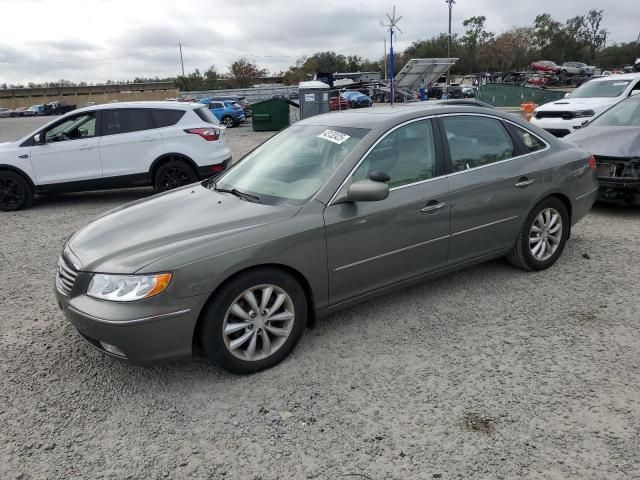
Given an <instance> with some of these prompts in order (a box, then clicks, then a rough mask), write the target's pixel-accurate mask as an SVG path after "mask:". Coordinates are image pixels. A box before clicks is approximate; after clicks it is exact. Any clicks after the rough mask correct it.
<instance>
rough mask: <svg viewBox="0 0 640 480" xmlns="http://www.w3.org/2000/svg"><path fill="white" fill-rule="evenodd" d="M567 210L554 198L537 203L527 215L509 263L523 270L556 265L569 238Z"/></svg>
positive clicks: (508, 258) (508, 257) (509, 257)
mask: <svg viewBox="0 0 640 480" xmlns="http://www.w3.org/2000/svg"><path fill="white" fill-rule="evenodd" d="M570 229H571V222H570V219H569V214H568V212H567V207H565V205H564V203H562V201H560V200H559V199H557V198H555V197H549V198H546V199H544V200H542V201H541V202H540V203H538V204H537V205H536V206H535V207H534V208H533V209H532V210H531V213H529V215H528V216H527V219H526V220H525V222H524V224H523V225H522V229H521V230H520V233H519V235H518V239H517V240H516V244H515V246H514V247H513V250H512V251H511V253H509V255H508V256H507V260H508V261H509V263H511V264H512V265H513V266H515V267H518V268H522V269H523V270H544V269H546V268H549V267H550V266H551V265H553V264H554V263H556V261H557V260H558V258H559V257H560V255H561V254H562V251H563V250H564V247H565V245H566V243H567V239H568V238H569V232H570Z"/></svg>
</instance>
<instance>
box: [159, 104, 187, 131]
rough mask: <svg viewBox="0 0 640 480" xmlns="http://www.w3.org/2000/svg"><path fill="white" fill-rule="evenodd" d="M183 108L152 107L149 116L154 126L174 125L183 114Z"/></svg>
mask: <svg viewBox="0 0 640 480" xmlns="http://www.w3.org/2000/svg"><path fill="white" fill-rule="evenodd" d="M184 113H185V112H184V110H169V109H162V110H161V109H157V110H156V109H154V110H152V111H151V117H153V121H154V122H155V124H156V127H158V128H162V127H170V126H172V125H175V124H176V123H178V122H179V121H180V119H181V118H182V117H183V116H184Z"/></svg>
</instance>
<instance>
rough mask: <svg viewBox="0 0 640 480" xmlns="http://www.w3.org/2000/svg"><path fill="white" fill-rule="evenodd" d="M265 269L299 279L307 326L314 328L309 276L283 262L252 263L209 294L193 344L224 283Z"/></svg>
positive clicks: (195, 329)
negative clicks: (302, 291) (281, 272)
mask: <svg viewBox="0 0 640 480" xmlns="http://www.w3.org/2000/svg"><path fill="white" fill-rule="evenodd" d="M263 269H277V270H281V271H284V272H286V273H288V274H289V275H291V276H292V277H293V278H295V279H296V280H297V281H298V283H299V284H300V286H301V287H302V289H303V290H304V293H305V296H306V297H307V328H309V329H313V328H314V327H315V325H316V308H315V299H314V296H313V290H312V289H311V284H310V283H309V281H308V280H307V278H306V277H305V276H304V275H303V274H302V273H301V272H300V271H299V270H297V269H295V268H293V267H291V266H289V265H285V264H283V263H263V264H259V265H252V266H250V267H246V268H243V269H241V270H238V271H237V272H235V273H233V274H232V275H230V276H229V277H227V278H226V279H224V280H223V281H222V282H220V284H219V285H218V286H217V287H216V290H214V291H213V292H211V294H210V295H209V298H208V299H207V301H206V302H205V304H204V306H203V307H202V309H201V310H200V314H199V315H198V321H197V322H196V326H195V328H194V330H193V338H192V342H193V345H198V346H199V345H200V333H201V331H202V326H203V324H204V312H205V311H206V309H207V306H208V305H209V303H211V301H212V300H213V298H214V296H215V294H216V291H217V290H219V289H220V288H221V287H222V286H223V285H226V284H227V283H229V282H231V281H233V280H234V279H235V278H237V277H238V276H240V275H243V274H245V273H247V272H250V271H253V270H263Z"/></svg>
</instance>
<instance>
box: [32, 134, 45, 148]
mask: <svg viewBox="0 0 640 480" xmlns="http://www.w3.org/2000/svg"><path fill="white" fill-rule="evenodd" d="M33 142H34V143H35V144H36V145H44V143H45V141H44V134H43V133H36V134H35V135H34V136H33Z"/></svg>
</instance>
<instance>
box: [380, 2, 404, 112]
mask: <svg viewBox="0 0 640 480" xmlns="http://www.w3.org/2000/svg"><path fill="white" fill-rule="evenodd" d="M386 15H387V18H388V19H389V23H383V22H382V21H380V26H381V27H385V28H388V29H389V36H390V37H391V48H390V50H389V57H390V58H389V76H390V78H391V83H390V95H391V105H393V101H394V97H395V91H394V88H393V87H394V78H393V77H394V72H393V35H394V33H395V30H398V31H399V32H400V33H402V30H400V27H398V22H399V21H400V19H402V15H401V16H399V17H397V18H396V6H395V5H394V6H393V14H392V15H389V14H388V13H387V14H386Z"/></svg>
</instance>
